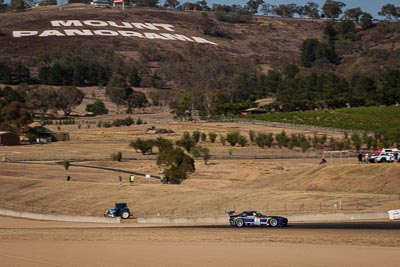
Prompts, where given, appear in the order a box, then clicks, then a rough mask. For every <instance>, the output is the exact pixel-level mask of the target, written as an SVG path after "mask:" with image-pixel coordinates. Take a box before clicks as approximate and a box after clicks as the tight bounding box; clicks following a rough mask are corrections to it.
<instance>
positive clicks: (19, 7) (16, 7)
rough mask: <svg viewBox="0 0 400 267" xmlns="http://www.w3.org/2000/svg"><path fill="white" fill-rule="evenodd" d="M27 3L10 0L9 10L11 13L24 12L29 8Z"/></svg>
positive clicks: (19, 0)
mask: <svg viewBox="0 0 400 267" xmlns="http://www.w3.org/2000/svg"><path fill="white" fill-rule="evenodd" d="M26 3H28V1H26V2H25V1H24V0H11V2H10V9H11V10H13V11H24V10H25V9H27V8H28V7H29V6H28V5H27V4H26Z"/></svg>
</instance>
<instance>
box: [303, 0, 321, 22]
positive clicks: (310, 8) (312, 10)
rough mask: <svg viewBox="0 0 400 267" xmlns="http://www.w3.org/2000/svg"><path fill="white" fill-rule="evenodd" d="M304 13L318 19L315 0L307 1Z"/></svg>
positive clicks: (317, 6)
mask: <svg viewBox="0 0 400 267" xmlns="http://www.w3.org/2000/svg"><path fill="white" fill-rule="evenodd" d="M304 8H305V11H304V13H305V15H306V16H307V17H309V18H313V19H318V18H319V5H318V4H317V3H315V2H307V4H306V5H305V6H304Z"/></svg>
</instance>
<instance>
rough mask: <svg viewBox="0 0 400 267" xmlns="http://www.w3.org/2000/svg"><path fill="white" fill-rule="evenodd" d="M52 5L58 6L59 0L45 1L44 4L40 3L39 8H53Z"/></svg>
mask: <svg viewBox="0 0 400 267" xmlns="http://www.w3.org/2000/svg"><path fill="white" fill-rule="evenodd" d="M51 5H57V0H43V1H42V2H40V3H39V6H51Z"/></svg>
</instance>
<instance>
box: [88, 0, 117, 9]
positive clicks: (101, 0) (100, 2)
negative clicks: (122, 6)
mask: <svg viewBox="0 0 400 267" xmlns="http://www.w3.org/2000/svg"><path fill="white" fill-rule="evenodd" d="M90 4H91V5H93V6H95V7H105V8H108V7H111V4H112V1H110V0H93V1H92V2H91V3H90Z"/></svg>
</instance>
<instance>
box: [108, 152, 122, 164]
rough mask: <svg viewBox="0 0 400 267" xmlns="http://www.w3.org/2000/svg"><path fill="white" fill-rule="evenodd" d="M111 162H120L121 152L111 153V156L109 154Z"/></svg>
mask: <svg viewBox="0 0 400 267" xmlns="http://www.w3.org/2000/svg"><path fill="white" fill-rule="evenodd" d="M111 160H112V161H118V162H121V160H122V152H121V151H118V152H116V153H112V154H111Z"/></svg>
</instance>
